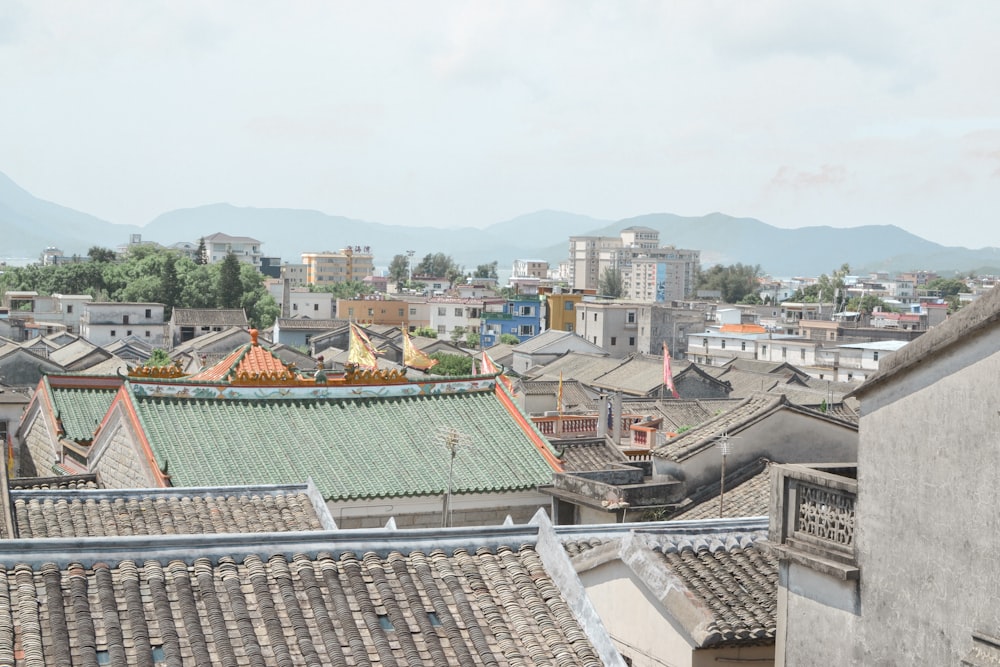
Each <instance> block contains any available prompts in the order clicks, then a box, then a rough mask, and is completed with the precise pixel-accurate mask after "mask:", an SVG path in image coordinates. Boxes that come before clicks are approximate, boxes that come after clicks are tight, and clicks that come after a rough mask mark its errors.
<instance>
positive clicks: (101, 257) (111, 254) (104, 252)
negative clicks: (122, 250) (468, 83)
mask: <svg viewBox="0 0 1000 667" xmlns="http://www.w3.org/2000/svg"><path fill="white" fill-rule="evenodd" d="M87 257H89V258H90V261H91V262H113V261H115V251H114V250H111V249H110V248H102V247H100V246H96V245H95V246H91V248H90V250H88V251H87Z"/></svg>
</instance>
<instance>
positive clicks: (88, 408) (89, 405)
mask: <svg viewBox="0 0 1000 667" xmlns="http://www.w3.org/2000/svg"><path fill="white" fill-rule="evenodd" d="M48 391H49V392H50V396H51V397H52V405H53V407H54V408H55V410H56V413H57V415H58V417H59V420H60V421H61V422H62V425H63V430H64V431H65V434H66V437H67V438H69V439H70V440H73V441H75V442H82V441H89V440H91V439H93V437H94V432H95V431H96V430H97V427H98V426H100V424H101V420H102V419H104V415H105V414H107V412H108V408H109V407H111V402H112V401H113V400H114V398H115V394H116V393H117V392H118V388H117V387H114V388H91V389H79V388H72V387H52V386H50V387H49V389H48Z"/></svg>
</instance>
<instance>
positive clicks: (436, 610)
mask: <svg viewBox="0 0 1000 667" xmlns="http://www.w3.org/2000/svg"><path fill="white" fill-rule="evenodd" d="M0 606H2V607H3V608H2V609H0V614H2V617H6V618H7V619H8V621H9V623H8V625H7V626H6V627H7V628H8V632H6V633H0V660H4V661H7V662H9V663H10V664H14V655H15V651H18V652H19V653H21V652H23V653H22V655H23V662H24V663H25V664H42V662H43V660H44V662H45V664H49V663H50V662H51V663H52V664H57V663H59V664H69V663H70V662H72V664H95V665H96V664H101V663H102V662H109V663H110V664H129V665H153V664H161V663H162V664H176V665H179V664H192V665H209V664H227V665H230V664H231V665H237V664H240V665H242V664H260V665H264V664H269V665H270V664H274V665H300V664H301V665H305V664H308V665H336V666H344V667H346V666H348V665H385V666H389V665H413V666H416V667H420V666H424V665H426V666H428V667H431V666H434V667H438V666H440V665H474V664H487V665H490V664H491V665H511V664H552V665H560V666H561V667H599V666H600V665H601V664H602V663H601V660H600V658H599V653H598V652H597V650H595V648H594V646H593V645H592V644H591V641H590V639H589V638H588V637H587V634H586V633H585V632H584V630H583V629H582V627H581V626H580V624H579V623H578V622H577V621H576V618H575V616H574V615H573V613H572V612H571V610H570V606H569V604H568V603H567V602H566V601H565V600H564V599H563V597H562V594H561V592H560V590H559V589H558V588H557V587H556V585H555V583H554V582H553V580H552V579H551V578H550V577H549V575H548V573H547V572H546V570H545V568H544V567H543V566H542V562H541V558H540V556H539V554H538V553H537V552H536V551H535V550H534V548H533V547H531V546H522V547H520V548H512V547H507V546H500V547H496V548H481V549H478V550H476V551H474V552H472V551H467V550H465V549H456V550H454V551H448V552H445V551H441V550H437V551H431V552H423V551H408V552H400V551H391V552H389V553H386V554H383V555H379V554H376V553H374V552H367V553H354V552H351V551H333V550H332V549H331V551H330V552H325V553H318V554H316V555H306V554H299V555H296V556H294V557H290V556H287V555H284V554H277V553H276V554H274V555H271V556H270V557H267V556H266V555H265V556H260V555H248V556H242V555H239V554H234V555H233V556H232V557H230V556H223V557H221V558H219V559H214V558H213V559H210V558H207V557H200V558H196V559H194V560H193V562H186V561H183V560H166V559H162V560H160V559H157V558H156V557H155V556H150V557H149V558H148V559H144V560H143V559H140V558H136V559H135V560H131V559H129V560H121V561H114V562H110V563H104V562H98V563H93V564H89V565H84V564H79V563H74V564H70V565H68V566H59V565H56V564H54V563H46V564H42V565H37V566H32V565H28V564H15V565H12V566H8V567H7V568H0ZM605 641H607V640H606V639H605ZM20 663H21V661H20V660H19V661H18V664H20Z"/></svg>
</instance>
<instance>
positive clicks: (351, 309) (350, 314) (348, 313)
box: [347, 308, 354, 318]
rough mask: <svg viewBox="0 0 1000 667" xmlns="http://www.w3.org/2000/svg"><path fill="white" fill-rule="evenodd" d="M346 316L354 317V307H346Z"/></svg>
mask: <svg viewBox="0 0 1000 667" xmlns="http://www.w3.org/2000/svg"><path fill="white" fill-rule="evenodd" d="M347 317H349V318H350V317H354V308H348V309H347Z"/></svg>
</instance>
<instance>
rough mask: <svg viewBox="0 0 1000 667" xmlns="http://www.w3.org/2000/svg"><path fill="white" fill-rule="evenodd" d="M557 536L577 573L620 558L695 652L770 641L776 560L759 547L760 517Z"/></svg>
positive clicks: (571, 529)
mask: <svg viewBox="0 0 1000 667" xmlns="http://www.w3.org/2000/svg"><path fill="white" fill-rule="evenodd" d="M556 531H557V533H558V535H559V538H560V541H561V542H562V544H563V548H564V550H565V551H566V553H567V554H568V555H569V556H570V559H571V561H572V562H573V565H574V568H575V569H576V571H577V572H578V573H584V572H586V571H588V570H590V569H592V568H595V567H598V566H600V565H601V564H603V563H606V562H609V561H611V560H621V561H622V563H624V564H625V565H626V567H628V568H630V569H631V570H632V571H633V573H634V574H635V577H634V581H636V582H637V583H638V585H642V586H645V588H646V590H647V591H648V593H649V594H650V595H652V596H653V597H655V598H656V599H658V600H660V602H661V603H662V604H663V605H664V608H665V611H666V613H667V614H668V615H670V617H671V619H672V622H673V623H675V624H676V625H677V626H678V627H679V628H681V629H683V630H684V631H685V632H686V633H687V635H688V636H689V637H690V640H691V641H692V642H693V644H694V646H695V647H696V648H708V647H713V646H718V647H721V646H744V645H758V644H761V645H766V644H771V643H773V642H774V637H775V630H776V628H777V607H778V603H777V581H778V562H777V558H776V557H775V556H773V555H772V554H771V553H770V552H769V551H768V550H767V549H766V548H765V547H764V546H763V542H764V540H766V538H767V520H766V519H761V518H755V519H735V520H734V519H725V520H714V521H684V522H674V521H667V522H652V523H646V524H642V523H639V524H618V525H616V526H608V527H605V526H567V527H565V528H564V527H562V526H559V527H557V528H556ZM677 592H680V593H682V595H676V593H677Z"/></svg>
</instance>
